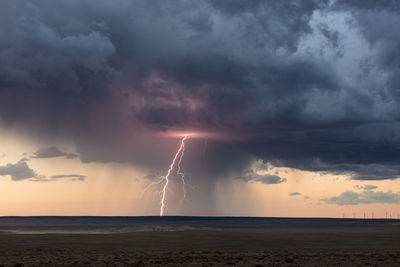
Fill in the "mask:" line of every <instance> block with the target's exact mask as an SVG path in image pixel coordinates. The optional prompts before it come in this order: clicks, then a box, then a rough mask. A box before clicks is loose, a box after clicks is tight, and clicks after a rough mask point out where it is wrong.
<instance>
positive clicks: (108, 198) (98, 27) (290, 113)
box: [0, 0, 400, 218]
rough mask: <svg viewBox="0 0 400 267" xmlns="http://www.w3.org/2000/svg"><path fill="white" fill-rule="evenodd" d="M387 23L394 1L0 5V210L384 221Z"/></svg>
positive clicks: (391, 133)
mask: <svg viewBox="0 0 400 267" xmlns="http://www.w3.org/2000/svg"><path fill="white" fill-rule="evenodd" d="M399 23H400V3H398V1H394V0H382V1H375V0H363V1H361V0H359V1H357V0H346V1H344V0H343V1H342V0H322V1H320V0H318V1H317V0H303V1H295V0H290V1H289V0H287V1H275V0H265V1H263V0H254V1H243V0H230V1H223V0H204V1H188V0H165V1H155V0H147V1H144V0H135V1H132V0H116V1H112V2H111V1H106V0H83V1H82V0H79V1H78V0H70V1H61V0H42V1H35V0H15V1H7V0H0V63H1V64H0V216H6V215H132V216H139V215H158V214H159V213H160V206H161V205H162V204H163V203H164V204H165V215H210V216H297V217H347V218H350V217H364V213H365V216H366V217H386V216H388V217H390V216H391V217H393V218H396V217H398V216H400V186H399V180H398V178H400V164H399V163H400V161H399V156H400V111H399V103H400V49H398V48H399V47H400V33H399V31H398V27H397V25H399ZM185 134H187V135H188V138H187V139H186V140H185V143H184V144H185V150H184V155H183V154H182V155H181V154H177V155H176V153H177V151H178V149H179V147H180V145H181V142H182V139H183V137H184V135H185ZM175 155H176V156H177V159H178V160H179V158H181V161H179V162H180V163H181V164H180V165H179V167H180V168H181V169H180V171H181V173H185V184H186V186H185V187H184V188H183V187H182V180H181V178H182V177H181V175H180V172H179V170H178V163H177V162H176V164H175V165H173V166H172V167H173V168H172V169H171V174H170V175H169V176H168V178H169V179H168V184H166V176H167V173H168V169H169V167H170V165H171V163H172V161H173V159H174V156H175ZM149 185H152V186H149ZM164 186H165V189H166V190H165V193H164V194H163V191H162V189H163V188H164ZM184 189H185V190H184ZM160 190H161V191H160ZM184 191H186V197H185V194H184ZM163 197H165V199H164V202H163Z"/></svg>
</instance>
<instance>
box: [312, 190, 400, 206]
mask: <svg viewBox="0 0 400 267" xmlns="http://www.w3.org/2000/svg"><path fill="white" fill-rule="evenodd" d="M320 203H324V204H335V205H360V204H386V203H392V204H398V203H400V193H394V192H392V191H388V192H383V191H372V190H364V191H363V192H361V193H356V192H353V191H345V192H343V193H342V194H340V195H338V196H334V197H331V198H323V199H321V200H320Z"/></svg>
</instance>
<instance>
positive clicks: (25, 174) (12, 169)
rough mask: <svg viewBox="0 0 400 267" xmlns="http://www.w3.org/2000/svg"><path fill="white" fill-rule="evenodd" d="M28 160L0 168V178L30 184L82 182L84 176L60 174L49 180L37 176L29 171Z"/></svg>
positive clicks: (24, 159) (23, 159) (31, 170)
mask: <svg viewBox="0 0 400 267" xmlns="http://www.w3.org/2000/svg"><path fill="white" fill-rule="evenodd" d="M27 161H28V159H26V158H22V159H21V160H19V161H18V162H17V163H15V164H12V163H9V164H7V165H4V166H0V176H7V175H8V176H10V177H11V180H13V181H22V180H27V179H29V181H32V182H52V181H61V180H68V181H84V180H85V178H86V176H85V175H80V174H61V175H54V176H51V177H49V178H47V177H46V176H43V175H39V174H37V173H36V172H35V171H34V170H33V169H31V168H30V167H29V165H28V163H27Z"/></svg>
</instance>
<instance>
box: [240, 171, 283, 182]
mask: <svg viewBox="0 0 400 267" xmlns="http://www.w3.org/2000/svg"><path fill="white" fill-rule="evenodd" d="M238 179H243V180H244V181H246V182H259V183H262V184H281V183H284V182H286V181H287V180H286V178H281V177H280V176H278V175H272V174H263V175H260V174H257V173H255V172H250V173H247V174H246V175H245V176H243V177H239V178H238Z"/></svg>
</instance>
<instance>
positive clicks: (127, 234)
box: [0, 217, 400, 266]
mask: <svg viewBox="0 0 400 267" xmlns="http://www.w3.org/2000/svg"><path fill="white" fill-rule="evenodd" d="M168 265H169V266H182V265H184V266H226V265H236V266H238V265H239V266H335V265H336V266H367V265H368V266H400V221H398V220H369V219H365V220H363V219H316V218H310V219H299V218H229V217H225V218H222V217H163V218H158V217H2V218H0V266H168Z"/></svg>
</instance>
